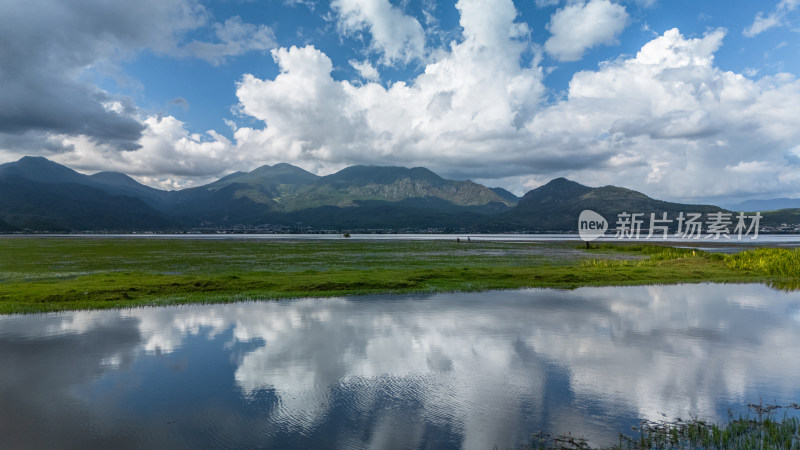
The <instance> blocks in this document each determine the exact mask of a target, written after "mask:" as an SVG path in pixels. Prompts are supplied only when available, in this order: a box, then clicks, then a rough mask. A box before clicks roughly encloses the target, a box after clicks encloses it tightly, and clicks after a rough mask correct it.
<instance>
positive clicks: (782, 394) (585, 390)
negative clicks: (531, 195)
mask: <svg viewBox="0 0 800 450" xmlns="http://www.w3.org/2000/svg"><path fill="white" fill-rule="evenodd" d="M0 361H2V364H0V399H2V400H1V401H0V447H12V448H15V447H87V446H96V445H102V446H104V447H112V446H113V447H119V448H124V447H143V446H154V447H171V448H180V447H198V446H211V447H280V448H293V447H318V446H324V447H357V448H358V447H372V448H375V447H378V448H380V447H387V446H391V447H403V448H422V447H436V448H442V447H445V448H446V447H453V448H457V447H464V448H492V447H493V446H495V445H497V446H499V447H504V446H513V445H515V444H519V443H524V442H526V441H527V439H528V437H529V436H530V434H531V433H534V432H537V431H539V430H546V431H547V432H551V433H567V432H570V431H571V432H572V433H573V435H575V434H577V435H582V436H585V437H587V438H589V439H590V441H591V442H594V443H598V444H599V443H613V442H615V441H616V440H617V433H618V432H619V431H623V432H626V431H627V430H630V425H632V424H635V423H636V421H637V419H640V418H642V419H650V420H662V419H664V418H675V417H682V418H688V417H689V414H692V415H693V416H694V417H698V416H699V417H703V418H707V419H711V420H724V419H725V418H726V411H727V410H728V408H734V409H735V410H740V411H743V408H744V407H746V404H747V403H748V402H758V401H759V400H760V399H763V400H764V401H765V402H767V401H768V402H777V403H781V404H787V403H791V402H794V401H798V398H799V397H800V395H798V394H800V293H785V292H778V291H775V290H771V289H769V288H767V287H765V286H761V285H717V284H699V285H679V286H639V287H606V288H582V289H576V290H573V291H556V290H545V289H535V290H522V291H499V292H484V293H458V294H437V295H427V296H419V295H417V296H364V297H352V298H331V299H309V300H297V301H281V302H252V303H237V304H229V305H204V306H183V307H170V308H144V309H134V310H115V311H95V312H71V313H62V314H46V315H26V316H2V317H0Z"/></svg>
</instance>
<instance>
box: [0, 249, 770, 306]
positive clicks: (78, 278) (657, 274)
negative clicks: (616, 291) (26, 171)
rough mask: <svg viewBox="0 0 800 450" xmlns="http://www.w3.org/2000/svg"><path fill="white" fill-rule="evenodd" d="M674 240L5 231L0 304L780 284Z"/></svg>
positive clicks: (149, 302)
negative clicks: (583, 243) (581, 243)
mask: <svg viewBox="0 0 800 450" xmlns="http://www.w3.org/2000/svg"><path fill="white" fill-rule="evenodd" d="M723 259H724V258H723V257H722V256H721V255H716V254H707V253H705V252H699V251H694V252H693V251H692V250H691V249H676V248H671V247H668V246H664V245H608V244H603V245H601V246H595V247H594V248H592V249H591V250H586V249H584V248H580V249H578V248H575V245H574V243H554V244H542V243H529V242H528V243H521V242H472V243H463V242H462V243H457V242H455V241H404V240H391V241H359V240H355V239H345V238H342V239H340V240H325V241H269V240H264V241H253V240H236V239H221V240H207V239H198V240H193V239H167V238H163V239H162V238H158V239H142V238H81V237H69V238H52V237H47V238H43V237H31V238H19V237H14V238H0V280H2V281H0V313H6V314H7V313H29V312H43V311H64V310H76V309H104V308H126V307H136V306H149V305H171V304H182V303H226V302H232V301H240V300H241V299H243V298H244V299H256V300H268V299H281V298H297V297H330V296H341V295H359V294H374V293H433V292H453V291H481V290H491V289H516V288H528V287H549V288H563V289H572V288H576V287H581V286H608V285H635V284H669V283H686V282H706V281H708V282H769V281H770V280H771V277H770V275H768V274H767V273H766V272H764V271H756V270H739V269H736V268H732V267H729V266H728V265H727V264H726V262H725V261H723Z"/></svg>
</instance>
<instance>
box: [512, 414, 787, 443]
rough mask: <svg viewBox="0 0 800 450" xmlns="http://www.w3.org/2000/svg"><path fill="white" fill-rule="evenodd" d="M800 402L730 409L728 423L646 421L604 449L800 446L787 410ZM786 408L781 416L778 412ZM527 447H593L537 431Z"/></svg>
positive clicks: (576, 439)
mask: <svg viewBox="0 0 800 450" xmlns="http://www.w3.org/2000/svg"><path fill="white" fill-rule="evenodd" d="M798 409H800V405H798V404H796V403H793V404H791V405H788V406H778V405H768V406H764V405H763V404H761V403H759V404H749V405H748V413H747V414H746V415H741V414H740V415H739V416H738V417H734V415H733V413H731V412H730V411H729V412H728V421H727V423H722V424H720V423H713V422H707V421H705V420H702V419H697V418H692V419H691V420H687V421H684V420H681V419H679V418H678V419H675V420H673V421H661V422H655V421H642V422H641V423H640V425H639V426H638V427H633V429H632V431H637V432H638V436H629V435H626V434H624V433H620V434H619V442H618V443H617V444H615V445H611V446H607V447H598V448H604V449H619V450H623V449H637V450H638V449H670V450H672V449H681V450H682V449H779V448H780V449H800V419H798V418H797V417H796V416H793V415H790V414H788V413H787V411H789V410H798ZM779 410H784V414H783V416H782V417H781V418H780V419H777V418H776V417H775V416H776V415H777V414H776V412H777V411H779ZM524 448H527V449H537V450H538V449H590V448H593V447H591V446H590V445H589V444H588V443H587V441H586V440H585V439H583V438H577V437H573V436H572V435H566V436H564V435H562V436H551V435H548V434H544V433H541V432H540V433H536V434H534V435H533V436H532V437H531V443H530V445H528V446H526V447H524Z"/></svg>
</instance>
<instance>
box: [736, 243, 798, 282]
mask: <svg viewBox="0 0 800 450" xmlns="http://www.w3.org/2000/svg"><path fill="white" fill-rule="evenodd" d="M725 264H726V265H727V266H728V267H730V268H731V269H737V270H751V271H755V272H761V273H764V274H766V275H769V276H771V277H783V278H800V249H785V248H758V249H754V250H746V251H743V252H739V253H736V254H733V255H727V256H726V257H725Z"/></svg>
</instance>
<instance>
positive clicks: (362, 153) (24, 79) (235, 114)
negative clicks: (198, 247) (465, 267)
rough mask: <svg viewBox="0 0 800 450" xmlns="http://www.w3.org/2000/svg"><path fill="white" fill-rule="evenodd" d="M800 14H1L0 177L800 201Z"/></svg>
mask: <svg viewBox="0 0 800 450" xmlns="http://www.w3.org/2000/svg"><path fill="white" fill-rule="evenodd" d="M798 75H800V0H776V1H751V0H727V1H710V0H708V1H696V0H695V1H684V0H669V1H668V0H517V1H512V0H458V1H455V2H453V1H443V2H437V1H433V0H333V1H330V2H314V1H309V0H216V1H211V0H208V1H206V0H137V1H136V2H116V1H108V0H24V1H23V0H0V86H1V88H0V163H5V162H10V161H15V160H17V159H19V158H20V157H22V156H25V155H32V156H44V157H47V158H49V159H51V160H53V161H56V162H58V163H61V164H65V165H68V166H69V167H72V168H74V169H76V170H79V171H81V172H84V173H94V172H98V171H103V170H113V171H120V172H124V173H127V174H129V175H131V176H133V177H134V178H136V179H137V180H139V181H140V182H143V183H145V184H148V185H150V186H154V187H159V188H162V189H182V188H186V187H192V186H198V185H202V184H204V183H207V182H210V181H213V180H215V179H217V178H219V177H221V176H224V175H226V174H229V173H231V172H234V171H250V170H253V169H255V168H257V167H259V166H262V165H265V164H269V165H272V164H276V163H281V162H286V163H290V164H294V165H297V166H299V167H302V168H304V169H306V170H309V171H311V172H313V173H317V174H320V175H326V174H330V173H333V172H336V171H337V170H340V169H342V168H344V167H347V166H350V165H355V164H366V165H396V166H406V167H417V166H423V167H427V168H429V169H431V170H433V171H435V172H436V173H438V174H440V175H442V176H444V177H446V178H451V179H471V180H473V181H476V182H479V183H482V184H486V185H488V186H491V187H494V186H499V187H504V188H506V189H509V190H510V191H512V192H514V193H516V194H517V195H522V194H524V193H525V192H527V191H528V190H530V189H533V188H536V187H538V186H541V185H543V184H544V183H546V182H548V181H549V180H551V179H553V178H556V177H567V178H569V179H571V180H574V181H578V182H580V183H582V184H586V185H589V186H602V185H607V184H613V185H617V186H624V187H627V188H631V189H635V190H638V191H641V192H644V193H645V194H647V195H650V196H651V197H654V198H659V199H664V200H671V201H683V202H702V203H718V204H719V203H730V202H735V201H741V200H746V199H752V198H775V197H800V81H798V79H797V77H798Z"/></svg>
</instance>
